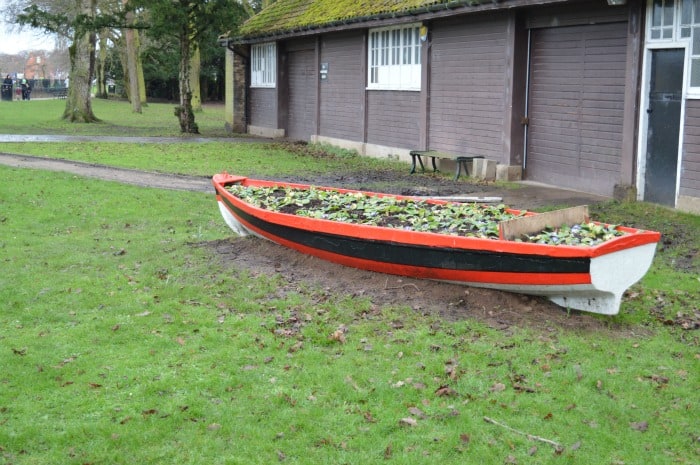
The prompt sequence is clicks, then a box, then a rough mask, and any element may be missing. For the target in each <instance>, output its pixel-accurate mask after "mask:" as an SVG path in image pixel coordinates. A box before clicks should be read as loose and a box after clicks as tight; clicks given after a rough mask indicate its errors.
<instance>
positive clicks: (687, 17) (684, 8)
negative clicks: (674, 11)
mask: <svg viewBox="0 0 700 465" xmlns="http://www.w3.org/2000/svg"><path fill="white" fill-rule="evenodd" d="M693 1H694V0H681V24H690V23H691V22H692V21H693V3H692V2H693Z"/></svg>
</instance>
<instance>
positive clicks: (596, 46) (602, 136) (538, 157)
mask: <svg viewBox="0 0 700 465" xmlns="http://www.w3.org/2000/svg"><path fill="white" fill-rule="evenodd" d="M626 35H627V24H626V23H612V24H599V25H585V26H570V27H558V28H544V29H533V30H532V34H531V53H530V86H529V102H528V119H529V126H528V139H527V140H528V142H527V158H526V164H525V177H526V178H527V179H529V180H533V181H539V182H543V183H547V184H553V185H557V186H562V187H569V188H572V189H576V190H585V191H590V192H594V191H596V192H600V193H601V194H604V195H612V193H613V188H614V186H615V184H616V183H617V182H618V181H619V177H620V161H621V160H620V159H621V150H622V123H623V116H624V93H625V63H626Z"/></svg>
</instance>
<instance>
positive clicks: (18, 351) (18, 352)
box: [12, 347, 27, 356]
mask: <svg viewBox="0 0 700 465" xmlns="http://www.w3.org/2000/svg"><path fill="white" fill-rule="evenodd" d="M12 353H13V354H15V355H20V356H22V355H27V348H26V347H22V348H21V349H12Z"/></svg>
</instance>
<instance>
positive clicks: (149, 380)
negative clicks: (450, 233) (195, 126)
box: [0, 101, 700, 465]
mask: <svg viewBox="0 0 700 465" xmlns="http://www.w3.org/2000/svg"><path fill="white" fill-rule="evenodd" d="M25 103H29V104H31V105H33V104H34V103H42V102H25ZM49 103H52V104H53V102H52V101H49ZM104 103H105V104H108V105H114V108H117V107H118V104H117V103H115V102H104ZM13 104H14V103H13ZM17 104H18V105H19V104H21V102H18V103H17ZM97 105H98V104H97V102H96V109H97V114H98V116H100V117H102V118H104V119H105V120H118V119H119V117H117V116H115V113H116V112H117V110H110V109H109V108H107V107H105V109H103V110H99V107H98V106H97ZM121 105H122V107H118V111H119V112H124V111H125V110H124V108H123V107H125V106H126V107H128V106H127V105H126V104H123V103H122V104H121ZM154 107H156V105H149V107H148V109H149V111H150V110H155V108H154ZM56 110H57V112H58V113H57V114H60V111H61V108H60V106H58V105H57V106H56ZM0 113H2V112H0ZM120 114H125V115H126V117H130V115H128V114H127V113H120ZM42 115H44V113H42ZM27 118H29V117H27ZM36 118H39V116H38V115H35V119H32V120H31V121H34V122H31V121H29V120H28V125H29V126H32V125H35V126H34V127H35V128H40V127H41V125H42V124H43V123H42V122H41V121H39V122H37V120H36ZM139 118H140V116H139V117H136V119H137V120H138V119H139ZM172 120H173V121H170V120H169V119H165V118H164V119H163V122H161V123H158V124H156V123H150V122H149V123H146V124H145V125H146V126H148V125H149V124H154V126H153V127H157V126H159V125H160V126H162V125H163V124H167V125H169V124H173V126H176V124H177V122H176V120H175V118H174V116H173V117H172ZM57 124H58V125H60V124H61V123H57ZM124 124H125V123H124ZM129 124H131V123H129ZM0 127H4V126H0ZM95 127H98V126H95ZM200 127H201V124H200ZM71 129H73V128H71ZM175 129H177V128H176V127H175ZM87 130H88V129H86V128H83V127H80V128H75V131H76V132H79V131H87ZM89 130H90V131H92V130H95V129H93V128H90V129H89ZM123 130H124V128H122V131H123ZM37 131H38V129H37V130H34V131H30V132H33V133H37ZM160 131H161V132H162V133H163V134H165V133H167V132H168V130H166V129H162V127H161V129H160ZM221 143H222V144H229V143H228V142H225V143H224V142H221ZM215 144H218V143H215ZM74 145H76V147H74V148H73V149H72V150H74V152H67V149H66V151H63V153H62V157H65V158H71V157H72V156H73V155H72V154H73V153H81V154H82V155H80V156H76V158H81V157H87V156H88V155H89V154H93V156H95V157H96V159H95V160H91V161H98V162H101V163H106V164H115V165H120V166H121V165H122V164H123V165H126V166H132V164H133V166H138V167H141V168H148V169H153V167H154V166H155V167H158V166H166V165H167V166H168V168H166V169H165V170H168V171H170V170H173V171H176V172H183V173H193V174H209V173H210V172H212V171H213V172H215V171H218V170H220V168H221V165H222V164H225V162H226V161H227V159H226V158H222V155H221V154H220V153H219V151H218V150H211V147H216V146H210V145H204V144H203V145H201V146H200V147H199V149H198V148H197V145H193V144H172V145H168V148H167V152H158V150H157V149H154V148H152V147H149V148H143V147H141V146H140V145H138V144H136V145H133V146H131V147H129V146H121V145H120V146H118V147H117V146H112V145H106V146H103V144H92V143H85V144H74ZM59 146H60V145H59ZM59 146H52V145H50V146H46V147H42V148H43V149H44V150H50V148H51V147H59ZM24 147H25V148H29V147H31V150H34V149H35V147H37V145H36V144H32V145H25V146H24ZM178 147H180V149H178ZM207 147H210V148H209V149H208V148H207ZM20 148H21V147H15V148H14V149H16V151H19V150H20ZM117 148H118V149H119V150H117ZM224 148H226V149H227V150H228V154H229V156H234V157H235V156H248V157H251V159H252V160H256V161H255V163H258V161H259V166H260V167H261V168H259V169H263V168H262V167H265V168H264V169H268V170H271V171H270V174H274V173H273V172H272V171H273V170H274V169H275V167H276V166H277V165H276V164H274V163H265V158H264V157H265V156H266V155H265V153H264V151H263V152H260V153H257V152H250V153H249V152H240V153H242V155H236V153H239V152H235V150H241V151H248V150H252V149H251V148H250V147H249V146H245V147H244V148H241V147H238V148H237V145H236V144H230V145H226V146H225V147H224ZM14 149H13V150H14ZM0 150H3V151H8V149H7V147H6V144H2V145H1V146H0ZM62 150H63V149H62ZM163 150H165V149H163ZM180 150H181V151H180ZM279 150H280V152H279V153H276V155H275V156H276V158H275V159H276V160H277V159H279V158H281V159H283V160H285V161H284V163H280V165H279V166H280V168H279V169H280V170H281V172H282V171H284V172H293V171H292V170H294V169H297V170H300V169H302V168H303V169H312V170H318V171H319V172H322V171H323V170H324V169H336V168H337V165H334V164H335V163H353V162H354V161H358V162H361V163H366V162H365V161H359V160H357V159H356V157H352V156H347V157H346V156H339V157H335V158H333V160H330V161H329V160H325V159H318V158H314V157H307V158H304V157H303V156H302V155H300V154H298V153H296V154H295V153H288V152H284V151H283V150H282V149H281V148H279ZM38 153H40V152H38ZM232 153H233V154H234V155H231V154H232ZM251 153H252V154H251ZM110 157H111V158H110ZM81 159H82V158H81ZM371 163H379V162H371ZM199 164H201V165H205V166H206V168H202V167H200V166H199ZM253 166H254V167H256V168H255V169H258V168H257V166H258V165H253ZM404 168H405V167H404ZM387 169H391V167H390V166H389V167H387ZM207 170H211V171H209V172H207ZM285 170H288V171H285ZM596 208H598V210H596V211H594V213H593V214H594V216H595V217H597V218H598V217H601V216H602V217H603V218H602V219H604V220H609V221H612V222H624V223H626V224H630V221H631V220H634V221H635V222H636V224H635V226H640V227H642V226H643V227H647V228H655V229H659V230H661V231H662V232H663V233H664V234H665V235H666V236H668V237H669V240H670V239H673V240H672V241H670V242H669V243H668V244H662V245H661V247H660V250H659V252H658V254H657V259H656V260H655V262H654V265H653V266H652V269H651V270H650V273H649V274H648V275H647V276H646V277H645V278H644V280H643V281H642V283H640V284H638V285H636V286H635V287H634V289H633V290H632V292H631V293H630V295H629V296H628V297H627V298H626V299H625V303H624V305H623V314H621V315H619V316H617V317H613V318H610V321H611V325H610V328H609V329H608V330H605V331H599V332H592V331H577V330H572V329H566V328H557V327H553V328H551V329H550V330H547V331H545V330H536V329H532V328H513V327H511V328H510V330H509V331H507V332H504V331H499V330H496V329H492V328H489V327H487V326H485V325H483V324H481V323H479V322H476V321H473V320H470V319H465V320H462V321H458V322H448V321H439V320H437V317H429V316H428V317H426V316H423V315H419V314H417V313H416V312H414V311H413V310H411V309H410V308H409V307H408V306H406V305H405V304H404V303H403V302H396V304H395V305H393V306H386V307H376V306H374V305H372V304H371V303H370V302H368V301H366V300H363V299H358V298H356V297H354V298H351V297H349V296H345V295H336V294H334V293H333V292H332V291H329V290H327V289H316V288H314V287H313V286H305V287H301V286H296V287H294V289H290V288H289V287H285V283H284V282H281V278H280V277H279V276H274V275H272V276H251V275H250V274H248V273H247V272H245V271H242V270H237V269H235V268H233V267H229V266H226V265H224V264H222V263H220V262H219V261H217V260H216V259H215V257H214V252H213V251H212V248H211V246H212V243H213V242H214V241H217V240H221V239H224V238H227V237H229V236H230V231H229V230H228V228H226V227H225V225H224V224H223V221H222V220H221V218H220V215H219V213H218V209H217V207H216V205H215V201H214V199H213V197H212V196H211V195H206V194H200V193H186V192H174V191H167V192H166V191H162V190H156V189H148V188H140V187H134V186H127V185H122V184H118V183H112V182H105V181H97V180H90V179H85V178H81V177H77V176H74V175H71V174H65V173H53V172H52V173H46V172H41V171H34V170H25V169H14V168H8V167H2V166H0V263H2V271H3V273H2V274H0V302H1V303H0V464H13V465H14V464H88V463H89V464H136V463H138V464H150V463H153V464H162V463H177V464H269V463H293V464H331V463H332V464H343V463H347V464H372V463H397V464H423V463H441V464H471V463H479V464H503V463H520V464H525V463H528V464H530V463H536V464H562V463H566V464H647V463H649V464H651V463H653V464H676V463H681V464H683V463H685V464H691V463H698V461H700V423H698V418H699V414H698V413H699V412H698V405H699V404H700V402H699V401H700V396H699V394H698V388H699V387H700V349H699V345H700V343H699V341H698V332H697V330H684V329H682V328H681V327H680V326H678V325H675V324H671V323H672V321H673V319H674V318H676V317H677V315H678V314H679V313H685V314H692V312H693V311H695V312H697V311H698V309H699V302H700V296H698V292H697V289H698V286H700V281H699V280H698V274H697V251H698V250H699V249H700V244H699V241H700V239H698V232H697V231H698V228H699V227H700V223H699V222H698V221H699V220H698V217H697V216H692V215H683V214H678V213H676V212H672V211H669V210H668V209H663V208H660V207H655V206H651V205H647V204H615V203H610V204H603V205H602V206H600V207H596ZM671 244H673V245H671ZM281 289H284V292H282V291H281ZM396 321H400V322H401V324H400V325H396V324H395V322H396ZM339 329H343V331H344V340H339V339H338V338H333V337H331V335H332V334H333V333H334V332H335V331H337V330H339ZM485 417H486V418H488V419H492V420H494V421H495V422H497V423H499V424H495V423H491V422H487V421H485V420H484V418H485ZM527 435H530V436H529V437H528V436H527ZM545 440H547V441H552V442H554V443H556V444H558V445H560V446H561V449H557V447H556V446H555V445H553V444H551V443H548V442H546V441H545Z"/></svg>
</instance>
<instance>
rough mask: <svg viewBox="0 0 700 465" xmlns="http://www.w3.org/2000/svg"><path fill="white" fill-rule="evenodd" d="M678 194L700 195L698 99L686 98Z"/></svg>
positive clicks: (699, 109) (699, 104)
mask: <svg viewBox="0 0 700 465" xmlns="http://www.w3.org/2000/svg"><path fill="white" fill-rule="evenodd" d="M680 194H681V195H687V196H690V197H700V100H686V104H685V128H684V134H683V160H682V161H681V179H680Z"/></svg>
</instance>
